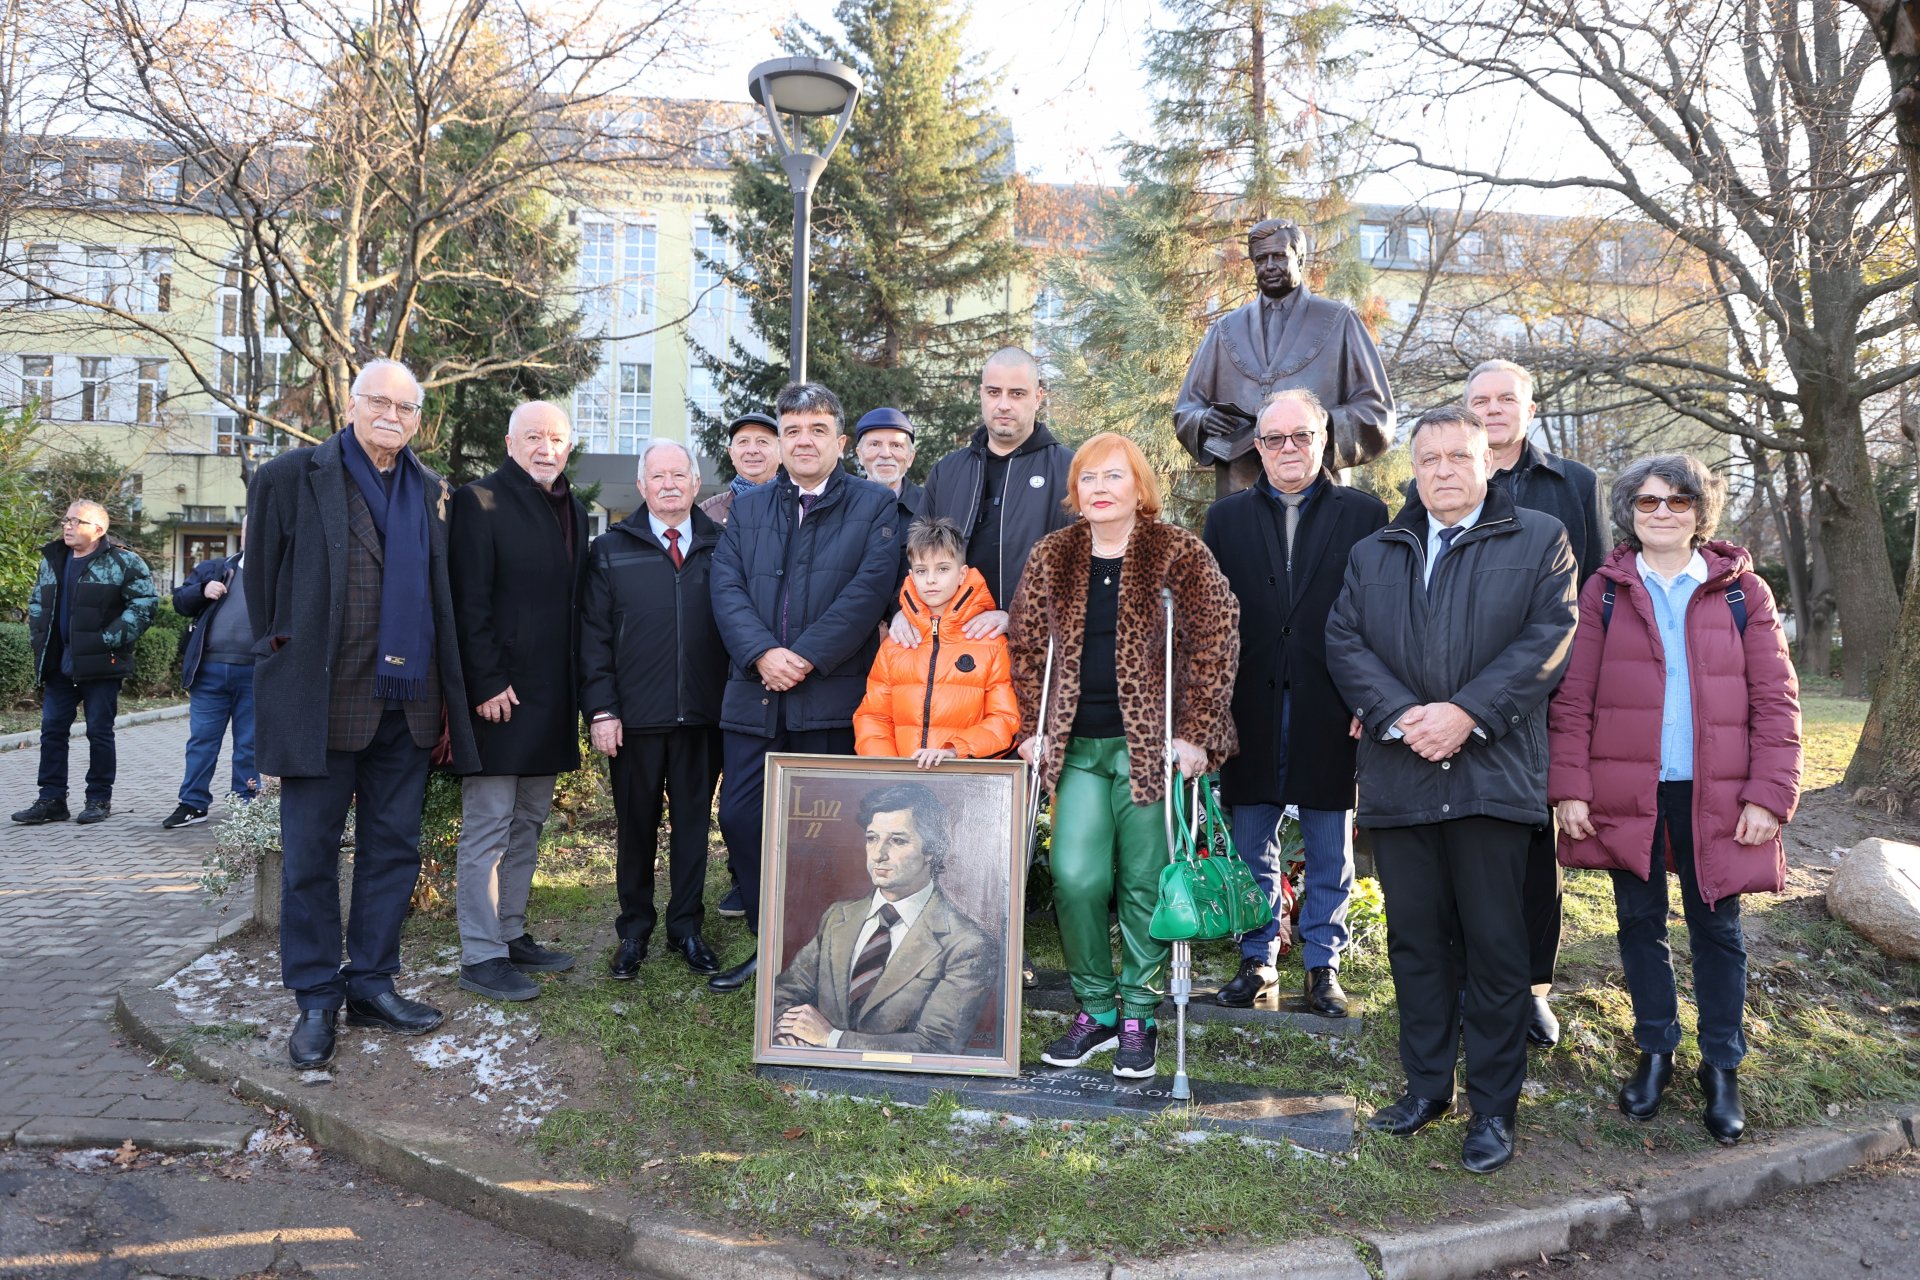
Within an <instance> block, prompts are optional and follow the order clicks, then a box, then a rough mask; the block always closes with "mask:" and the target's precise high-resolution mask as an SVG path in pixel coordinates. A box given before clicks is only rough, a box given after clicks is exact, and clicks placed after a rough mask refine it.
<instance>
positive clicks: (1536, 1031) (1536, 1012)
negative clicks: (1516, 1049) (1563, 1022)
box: [1527, 996, 1560, 1049]
mask: <svg viewBox="0 0 1920 1280" xmlns="http://www.w3.org/2000/svg"><path fill="white" fill-rule="evenodd" d="M1527 1042H1528V1043H1529V1044H1537V1045H1539V1046H1540V1047H1542V1048H1544V1049H1551V1048H1553V1046H1555V1045H1557V1044H1559V1043H1560V1019H1558V1018H1556V1017H1554V1016H1553V1006H1551V1005H1549V1004H1548V1003H1547V998H1546V997H1545V996H1535V997H1534V998H1533V1012H1532V1013H1531V1014H1529V1015H1527Z"/></svg>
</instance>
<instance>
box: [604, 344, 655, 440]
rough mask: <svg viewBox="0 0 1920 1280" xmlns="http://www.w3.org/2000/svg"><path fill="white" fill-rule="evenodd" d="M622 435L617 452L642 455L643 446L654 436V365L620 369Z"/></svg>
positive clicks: (632, 365)
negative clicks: (644, 442)
mask: <svg viewBox="0 0 1920 1280" xmlns="http://www.w3.org/2000/svg"><path fill="white" fill-rule="evenodd" d="M618 426H619V428H620V434H619V438H618V440H616V441H615V443H614V449H613V451H614V452H615V453H638V452H639V451H640V444H641V442H642V441H644V440H645V439H646V438H647V437H648V436H651V435H652V434H653V366H652V365H650V364H623V365H621V366H620V417H619V421H618Z"/></svg>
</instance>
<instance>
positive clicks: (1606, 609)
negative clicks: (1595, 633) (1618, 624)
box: [1600, 582, 1613, 631]
mask: <svg viewBox="0 0 1920 1280" xmlns="http://www.w3.org/2000/svg"><path fill="white" fill-rule="evenodd" d="M1612 624H1613V584H1612V583H1611V582H1609V583H1608V584H1607V586H1606V589H1605V590H1603V591H1602V592H1601V593H1600V630H1602V631H1605V630H1606V629H1607V628H1608V627H1609V626H1611V625H1612Z"/></svg>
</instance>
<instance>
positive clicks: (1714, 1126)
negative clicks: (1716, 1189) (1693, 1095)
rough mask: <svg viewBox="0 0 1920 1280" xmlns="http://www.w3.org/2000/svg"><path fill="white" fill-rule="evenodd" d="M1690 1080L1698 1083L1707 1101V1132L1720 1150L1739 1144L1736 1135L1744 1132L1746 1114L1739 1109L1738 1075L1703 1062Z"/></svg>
mask: <svg viewBox="0 0 1920 1280" xmlns="http://www.w3.org/2000/svg"><path fill="white" fill-rule="evenodd" d="M1693 1078H1694V1079H1696V1080H1698V1081H1699V1082H1700V1092H1701V1093H1703V1094H1705V1095H1706V1097H1707V1109H1706V1122H1707V1132H1708V1133H1710V1134H1712V1135H1713V1138H1714V1141H1716V1142H1718V1143H1719V1144H1720V1145H1721V1146H1724V1147H1730V1146H1732V1145H1733V1144H1734V1143H1736V1142H1738V1141H1740V1135H1741V1134H1743V1133H1745V1132H1746V1130H1747V1113H1746V1110H1745V1109H1744V1108H1743V1107H1741V1105H1740V1073H1739V1071H1738V1070H1737V1069H1735V1068H1733V1067H1727V1068H1725V1069H1722V1068H1720V1067H1713V1066H1708V1065H1707V1064H1706V1063H1704V1062H1703V1063H1701V1064H1700V1070H1698V1071H1696V1072H1694V1075H1693Z"/></svg>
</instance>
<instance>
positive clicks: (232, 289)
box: [220, 267, 240, 338]
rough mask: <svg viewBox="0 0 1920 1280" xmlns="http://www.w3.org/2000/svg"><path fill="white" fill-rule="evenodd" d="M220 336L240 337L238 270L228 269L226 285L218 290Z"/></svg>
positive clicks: (236, 268) (234, 268)
mask: <svg viewBox="0 0 1920 1280" xmlns="http://www.w3.org/2000/svg"><path fill="white" fill-rule="evenodd" d="M220 336H221V337H223V338H237V337H239V336H240V268H238V267H228V268H227V276H226V283H225V284H224V285H223V286H221V289H220Z"/></svg>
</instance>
